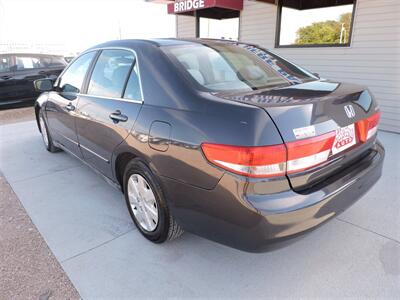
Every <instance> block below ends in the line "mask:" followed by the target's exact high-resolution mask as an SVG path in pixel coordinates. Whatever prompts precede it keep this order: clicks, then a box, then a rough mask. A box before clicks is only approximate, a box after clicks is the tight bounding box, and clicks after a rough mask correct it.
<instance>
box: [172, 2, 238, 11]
mask: <svg viewBox="0 0 400 300" xmlns="http://www.w3.org/2000/svg"><path fill="white" fill-rule="evenodd" d="M167 7H168V13H169V14H180V13H184V14H185V13H187V12H192V11H196V10H200V9H206V8H217V9H218V8H224V9H232V10H242V9H243V0H175V2H174V3H169V4H168V6H167Z"/></svg>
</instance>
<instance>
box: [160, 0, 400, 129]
mask: <svg viewBox="0 0 400 300" xmlns="http://www.w3.org/2000/svg"><path fill="white" fill-rule="evenodd" d="M159 1H160V0H159ZM188 1H190V2H192V3H190V4H188ZM163 2H164V3H168V13H174V14H176V24H177V26H176V36H177V37H178V38H194V37H204V34H202V32H201V30H202V28H203V27H204V26H202V25H201V18H202V17H206V18H209V19H218V20H224V19H225V18H226V19H232V18H237V20H238V33H237V38H238V40H239V41H242V42H249V43H254V44H258V45H260V46H262V47H265V48H267V49H269V50H271V51H272V52H275V53H277V54H279V55H281V56H283V57H285V58H287V59H288V60H291V61H293V62H295V63H297V64H299V65H301V66H303V67H305V68H307V69H309V70H311V71H312V72H316V73H318V74H319V75H320V76H321V77H323V78H328V79H332V80H339V81H345V82H352V83H358V84H362V85H366V86H368V87H369V88H370V90H371V91H372V93H373V94H374V95H375V97H376V99H377V100H378V102H379V104H380V109H381V111H382V120H381V126H380V128H381V129H383V130H388V131H393V132H398V133H400V1H399V0H379V1H377V0H318V1H316V0H276V1H275V0H262V1H261V0H258V1H257V0H175V1H163ZM180 2H186V3H185V4H181V6H180V7H179V5H180V4H179V3H180ZM194 5H196V6H197V7H196V8H194V7H193V6H194ZM346 5H347V7H349V9H351V24H350V28H345V27H346V26H345V25H344V23H342V25H341V24H339V26H340V25H341V27H342V28H341V31H340V29H339V31H340V36H338V42H336V43H335V42H333V43H330V44H324V42H323V41H322V43H320V44H312V43H311V44H309V45H304V44H302V45H300V44H299V45H296V42H295V40H293V39H292V40H291V41H289V42H288V41H286V43H289V44H284V42H285V41H284V39H286V40H287V38H288V37H289V36H290V35H293V32H290V28H295V29H297V30H298V29H299V28H300V26H298V27H296V22H297V23H301V22H303V21H304V20H303V21H302V20H301V18H302V17H303V18H304V17H305V18H310V20H311V19H312V18H314V19H316V20H318V17H322V15H324V14H326V15H327V20H328V19H330V18H329V14H330V12H329V10H328V9H329V8H332V9H331V10H332V11H335V12H337V11H339V12H340V11H345V10H344V8H346ZM174 6H175V7H174ZM175 8H176V9H177V10H176V9H175ZM188 8H189V9H188ZM349 11H350V10H349ZM303 12H304V13H303ZM316 13H317V14H320V16H315V14H316ZM285 14H286V15H285ZM285 18H286V19H285ZM285 22H286V23H285ZM310 22H311V21H310ZM303 23H304V22H303ZM211 24H213V23H211ZM211 26H212V25H211ZM285 26H286V27H287V28H284V27H285ZM347 26H349V25H347ZM209 27H210V23H208V31H209ZM221 28H222V27H221ZM286 29H288V30H286ZM285 30H286V31H285ZM292 31H293V30H292ZM326 35H328V34H326ZM211 37H215V36H211ZM322 38H323V37H322ZM282 43H283V44H282ZM293 44H295V45H293Z"/></svg>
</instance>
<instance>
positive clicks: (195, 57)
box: [162, 43, 317, 92]
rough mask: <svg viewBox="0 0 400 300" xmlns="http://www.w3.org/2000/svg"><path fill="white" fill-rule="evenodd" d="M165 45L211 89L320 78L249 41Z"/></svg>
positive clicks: (181, 65) (182, 66)
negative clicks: (240, 42)
mask: <svg viewBox="0 0 400 300" xmlns="http://www.w3.org/2000/svg"><path fill="white" fill-rule="evenodd" d="M162 49H163V51H164V52H165V53H166V54H167V55H168V56H169V57H170V58H171V59H172V60H173V61H174V62H175V63H176V64H177V65H178V67H179V69H181V70H183V72H185V73H186V74H187V75H189V77H190V78H191V79H192V80H194V81H195V82H197V84H199V85H200V86H201V87H203V88H204V89H206V90H208V91H216V92H217V91H227V92H229V91H236V90H238V91H240V90H244V91H245V90H258V89H264V88H275V87H281V86H289V85H294V84H299V83H304V82H308V81H312V80H316V79H317V78H316V77H315V76H313V75H312V74H311V73H309V72H307V71H306V70H304V69H302V68H300V67H298V66H296V65H293V64H291V63H289V62H288V61H286V60H284V59H282V58H280V57H278V56H276V55H274V54H272V53H270V52H268V51H266V50H264V49H261V48H258V47H255V46H252V45H247V44H233V43H232V44H229V43H213V44H207V45H204V44H191V45H179V46H166V47H162Z"/></svg>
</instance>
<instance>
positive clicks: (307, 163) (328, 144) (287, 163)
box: [201, 131, 335, 177]
mask: <svg viewBox="0 0 400 300" xmlns="http://www.w3.org/2000/svg"><path fill="white" fill-rule="evenodd" d="M334 140H335V132H334V131H333V132H330V133H327V134H324V135H321V136H318V137H313V138H308V139H304V140H301V141H295V142H290V143H287V144H286V145H285V144H281V145H273V146H262V147H243V146H230V145H219V144H208V143H204V144H202V145H201V148H202V149H203V152H204V155H205V156H206V158H207V159H208V160H209V161H210V162H211V163H213V164H215V165H217V166H219V167H221V168H223V169H225V170H228V171H231V172H233V173H236V174H240V175H245V176H248V177H273V176H283V175H285V174H286V172H287V173H293V172H299V171H303V170H306V169H309V168H312V167H314V166H316V165H319V164H321V163H323V162H325V161H327V160H328V157H329V154H330V151H331V148H332V145H333V142H334Z"/></svg>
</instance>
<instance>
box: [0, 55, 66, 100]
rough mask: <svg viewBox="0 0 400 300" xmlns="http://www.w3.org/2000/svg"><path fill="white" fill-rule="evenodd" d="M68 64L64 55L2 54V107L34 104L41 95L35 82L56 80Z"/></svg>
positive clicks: (0, 58) (0, 79) (0, 94)
mask: <svg viewBox="0 0 400 300" xmlns="http://www.w3.org/2000/svg"><path fill="white" fill-rule="evenodd" d="M66 65H67V62H66V61H65V60H64V58H63V57H62V56H56V55H45V54H27V53H24V54H22V53H7V54H0V108H4V107H11V106H14V105H16V104H30V103H31V104H33V102H34V101H35V99H36V98H37V97H38V95H39V93H38V92H37V91H36V90H35V88H34V86H33V82H34V81H35V80H36V79H40V78H51V79H54V80H55V79H56V78H57V76H58V75H59V74H60V73H61V72H62V70H63V69H64V68H65V66H66Z"/></svg>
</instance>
